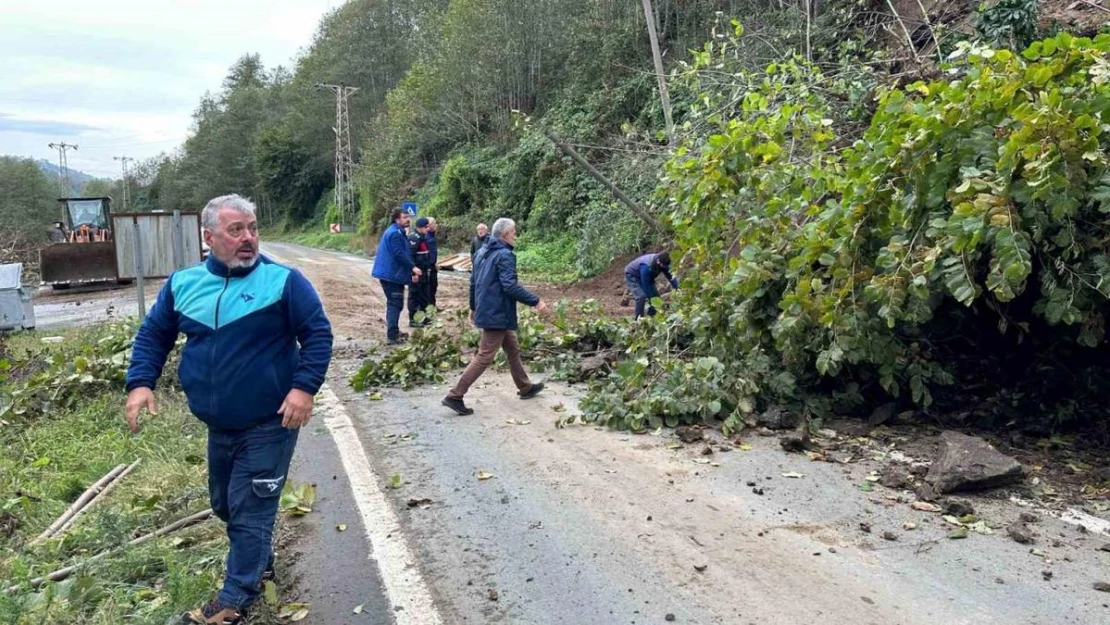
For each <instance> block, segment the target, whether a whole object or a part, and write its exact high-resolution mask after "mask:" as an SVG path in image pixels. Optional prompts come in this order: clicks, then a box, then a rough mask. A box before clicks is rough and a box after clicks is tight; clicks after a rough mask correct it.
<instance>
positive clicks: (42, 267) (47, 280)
mask: <svg viewBox="0 0 1110 625" xmlns="http://www.w3.org/2000/svg"><path fill="white" fill-rule="evenodd" d="M39 271H40V272H41V273H42V283H43V284H52V285H68V284H82V283H86V282H105V281H109V280H115V279H116V278H117V276H118V275H119V273H118V272H117V270H116V244H115V243H114V242H111V241H108V242H100V241H97V242H92V243H55V244H54V245H50V246H47V247H44V248H43V249H42V250H41V251H40V252H39Z"/></svg>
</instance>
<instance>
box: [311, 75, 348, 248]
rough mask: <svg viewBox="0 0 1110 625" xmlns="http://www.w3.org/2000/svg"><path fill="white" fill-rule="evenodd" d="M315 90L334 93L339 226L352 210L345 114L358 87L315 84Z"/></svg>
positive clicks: (336, 190) (336, 201)
mask: <svg viewBox="0 0 1110 625" xmlns="http://www.w3.org/2000/svg"><path fill="white" fill-rule="evenodd" d="M316 88H317V89H330V90H331V91H332V92H333V93H335V127H334V128H332V130H334V131H335V208H336V211H337V212H338V213H339V224H340V227H342V225H343V224H345V223H349V222H348V221H347V211H348V209H353V208H354V188H353V187H352V186H351V169H353V167H354V158H353V157H352V156H351V119H350V116H349V115H348V114H347V111H348V108H347V98H348V97H350V95H351V94H353V93H354V92H356V91H358V87H348V86H346V85H344V84H338V85H328V84H317V85H316Z"/></svg>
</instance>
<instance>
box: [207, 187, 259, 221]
mask: <svg viewBox="0 0 1110 625" xmlns="http://www.w3.org/2000/svg"><path fill="white" fill-rule="evenodd" d="M221 208H231V209H234V210H237V211H239V212H240V213H243V214H244V215H250V216H251V217H254V213H255V207H254V202H252V201H250V200H248V199H247V198H245V197H243V196H241V195H239V194H238V193H232V194H230V195H221V196H220V197H216V198H212V199H211V200H209V201H208V205H207V206H205V207H204V211H203V212H201V214H200V223H201V225H202V226H203V227H204V229H205V230H215V229H216V226H217V225H219V219H218V218H217V215H218V214H219V212H220V209H221Z"/></svg>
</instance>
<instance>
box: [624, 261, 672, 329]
mask: <svg viewBox="0 0 1110 625" xmlns="http://www.w3.org/2000/svg"><path fill="white" fill-rule="evenodd" d="M660 273H662V274H663V275H664V276H666V277H667V280H668V281H670V283H671V287H672V288H675V289H677V288H678V280H676V279H675V277H674V276H672V275H671V255H670V254H669V253H667V252H660V253H658V254H644V255H643V256H640V257H639V258H637V259H635V260H633V261H632V262H630V263H628V265H627V266H625V268H624V283H625V286H627V287H628V290H629V291H630V292H631V293H632V297H633V299H635V300H636V311H635V318H636V319H639V318H640V317H643V316H644V306H645V305H646V306H647V314H648V316H654V315H655V307H654V306H652V305H651V304H649V303H648V302H649V301H650V300H651V299H652V298H654V297H659V291H657V290H656V289H655V279H656V278H658V277H659V274H660Z"/></svg>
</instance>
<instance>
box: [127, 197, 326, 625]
mask: <svg viewBox="0 0 1110 625" xmlns="http://www.w3.org/2000/svg"><path fill="white" fill-rule="evenodd" d="M201 223H202V225H203V228H204V240H205V242H206V243H208V245H209V247H210V248H211V250H212V253H211V254H210V255H209V257H208V259H207V260H206V261H205V262H203V263H201V264H198V265H195V266H193V267H190V268H188V269H183V270H181V271H178V272H175V273H174V274H173V275H171V276H170V278H169V280H167V281H166V284H165V285H164V286H163V287H162V291H161V292H160V293H159V294H158V299H157V301H156V302H155V303H154V306H152V307H151V309H150V314H149V315H148V316H147V317H146V320H145V321H143V325H142V326H141V327H140V328H139V333H138V335H137V336H136V337H135V344H134V347H133V348H132V352H131V365H130V367H129V368H128V370H127V391H128V396H127V423H128V425H129V426H130V427H131V431H132V432H138V431H139V413H140V411H141V409H142V408H146V409H147V411H148V412H149V413H150V414H151V415H153V414H156V407H155V401H154V387H155V384H156V383H157V381H158V378H159V377H160V376H161V374H162V368H163V367H164V366H165V364H166V357H167V355H168V354H169V353H170V350H172V349H173V346H174V343H175V341H176V340H177V335H178V334H179V333H184V334H185V336H186V337H187V342H186V343H185V347H184V348H183V349H182V351H181V364H180V366H179V368H178V377H179V378H180V381H181V386H182V387H183V388H184V390H185V396H186V398H187V399H188V401H189V409H190V410H191V411H192V412H193V414H195V415H196V416H197V417H198V418H199V419H200V420H201V421H203V422H204V423H205V424H206V425H207V426H208V491H209V497H210V499H211V503H212V510H213V512H214V513H215V514H216V516H218V517H219V518H220V519H222V520H223V521H224V522H225V523H227V536H228V539H229V541H230V549H229V551H228V555H227V573H226V576H225V579H224V585H223V589H222V590H220V592H219V594H218V595H217V598H216V600H215V601H212V602H211V603H209V604H208V605H206V606H204V607H203V608H201V609H199V610H196V611H194V612H191V613H189V614H188V615H186V617H187V618H188V619H190V620H188V621H186V622H194V623H205V624H209V625H211V624H218V625H234V624H237V623H243V622H245V614H246V611H247V609H248V608H249V607H250V606H251V604H253V603H254V602H255V601H256V600H257V599H258V595H259V592H260V589H261V585H262V580H263V578H264V576H265V575H267V574H270V575H272V570H273V569H272V566H273V551H272V548H271V538H272V535H273V529H274V521H275V519H276V518H277V511H278V499H279V497H280V495H281V490H282V487H283V486H284V485H285V480H286V474H287V472H288V470H289V461H290V459H291V458H292V457H293V448H294V447H295V446H296V443H297V433H298V431H299V429H298V428H300V427H302V426H304V425H305V424H306V423H308V420H309V417H310V416H311V413H312V404H313V397H315V395H316V392H317V391H318V390H319V389H320V385H321V384H323V383H324V376H325V375H326V374H327V370H328V363H329V362H330V361H331V350H332V332H331V324H330V323H329V322H328V318H327V317H326V316H325V315H324V309H323V306H321V304H320V299H319V298H318V297H317V296H316V292H315V291H314V290H313V288H312V285H311V284H309V283H308V280H306V279H305V278H304V276H302V275H301V274H300V273H298V272H297V271H296V270H294V269H290V268H288V267H284V266H282V265H279V264H277V263H275V262H273V261H271V260H270V259H268V258H266V257H264V256H260V255H259V253H258V222H257V219H256V218H255V207H254V204H252V203H251V202H250V200H247V199H245V198H242V197H240V196H238V195H225V196H221V197H218V198H215V199H213V200H212V201H211V202H209V203H208V205H207V206H205V208H204V212H203V213H202V214H201Z"/></svg>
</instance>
